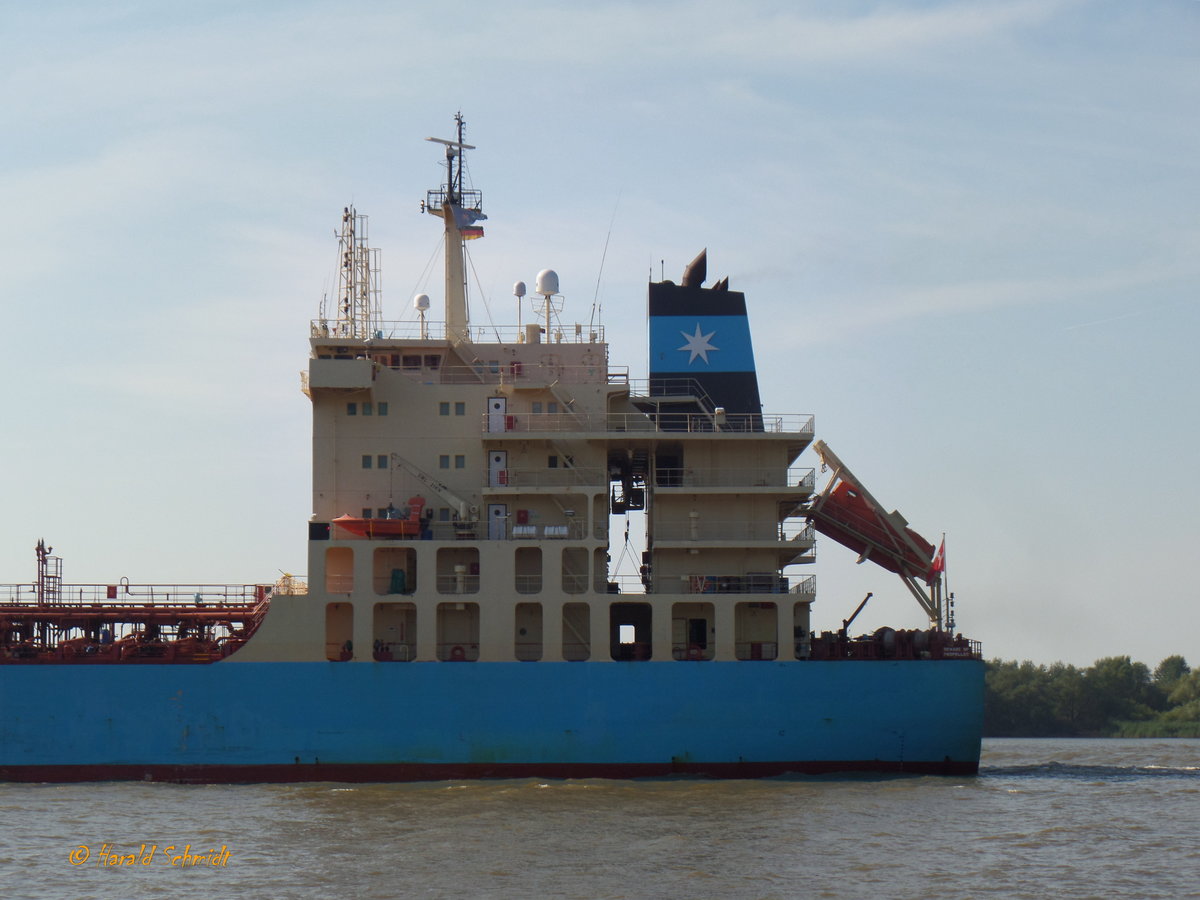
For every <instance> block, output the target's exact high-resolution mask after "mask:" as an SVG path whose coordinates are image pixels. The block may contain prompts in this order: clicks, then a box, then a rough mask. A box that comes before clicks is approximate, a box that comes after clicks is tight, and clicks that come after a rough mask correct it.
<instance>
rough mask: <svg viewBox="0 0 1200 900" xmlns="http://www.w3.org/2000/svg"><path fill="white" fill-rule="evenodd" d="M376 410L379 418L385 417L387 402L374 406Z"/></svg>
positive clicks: (383, 401)
mask: <svg viewBox="0 0 1200 900" xmlns="http://www.w3.org/2000/svg"><path fill="white" fill-rule="evenodd" d="M376 409H377V410H378V412H379V414H380V415H381V416H386V415H387V401H386V400H382V401H380V402H379V403H378V404H376Z"/></svg>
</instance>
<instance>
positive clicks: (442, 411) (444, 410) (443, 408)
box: [438, 400, 450, 416]
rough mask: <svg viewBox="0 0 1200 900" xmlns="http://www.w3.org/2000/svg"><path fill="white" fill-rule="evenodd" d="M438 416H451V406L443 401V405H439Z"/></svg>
mask: <svg viewBox="0 0 1200 900" xmlns="http://www.w3.org/2000/svg"><path fill="white" fill-rule="evenodd" d="M438 415H439V416H448V415H450V404H449V403H448V402H447V401H445V400H443V401H442V402H441V403H439V404H438Z"/></svg>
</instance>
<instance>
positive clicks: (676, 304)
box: [650, 281, 762, 415]
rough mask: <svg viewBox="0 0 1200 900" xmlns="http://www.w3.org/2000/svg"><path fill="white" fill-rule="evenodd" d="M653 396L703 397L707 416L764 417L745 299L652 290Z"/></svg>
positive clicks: (724, 293) (694, 290)
mask: <svg viewBox="0 0 1200 900" xmlns="http://www.w3.org/2000/svg"><path fill="white" fill-rule="evenodd" d="M650 391H651V393H652V394H654V395H655V396H657V397H663V396H670V395H679V396H680V398H681V402H682V401H683V398H685V397H700V398H701V399H702V401H703V402H702V405H703V406H707V407H710V409H709V410H708V411H711V408H715V407H723V408H724V409H725V411H726V412H727V413H742V414H747V413H748V414H753V415H758V414H760V413H761V412H762V404H761V401H760V400H759V394H758V376H757V374H756V372H755V368H754V349H753V347H752V346H751V342H750V320H749V319H748V318H747V317H746V297H745V295H744V294H742V293H740V292H738V291H728V290H715V289H710V288H702V287H684V286H681V285H677V284H674V283H673V282H670V281H663V282H658V283H654V284H651V285H650Z"/></svg>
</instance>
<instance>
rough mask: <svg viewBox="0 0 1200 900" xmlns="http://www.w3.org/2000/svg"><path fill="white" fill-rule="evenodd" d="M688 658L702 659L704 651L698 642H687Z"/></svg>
mask: <svg viewBox="0 0 1200 900" xmlns="http://www.w3.org/2000/svg"><path fill="white" fill-rule="evenodd" d="M687 657H688V659H703V658H704V652H703V651H702V650H701V649H700V645H699V644H688V653H687Z"/></svg>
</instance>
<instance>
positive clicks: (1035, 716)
mask: <svg viewBox="0 0 1200 900" xmlns="http://www.w3.org/2000/svg"><path fill="white" fill-rule="evenodd" d="M985 684H986V687H985V698H984V714H983V733H984V735H985V736H987V737H1200V670H1197V671H1195V672H1193V671H1192V669H1191V667H1190V666H1189V665H1188V664H1187V661H1186V660H1185V659H1184V658H1183V657H1182V656H1178V655H1176V656H1168V657H1167V658H1166V659H1164V660H1163V661H1162V662H1160V663H1159V664H1158V667H1157V668H1155V670H1154V671H1153V672H1151V671H1150V669H1149V668H1148V667H1147V666H1146V665H1145V664H1143V663H1140V662H1133V661H1132V660H1131V659H1130V658H1129V657H1128V656H1110V657H1106V658H1104V659H1098V660H1096V662H1095V663H1093V664H1092V665H1091V666H1089V667H1087V668H1086V669H1081V668H1076V667H1075V666H1072V665H1067V664H1065V663H1054V664H1053V665H1050V666H1044V665H1035V664H1034V663H1032V662H1028V661H1026V662H1016V661H1008V660H999V659H994V660H990V661H988V663H987V674H986V681H985Z"/></svg>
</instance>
